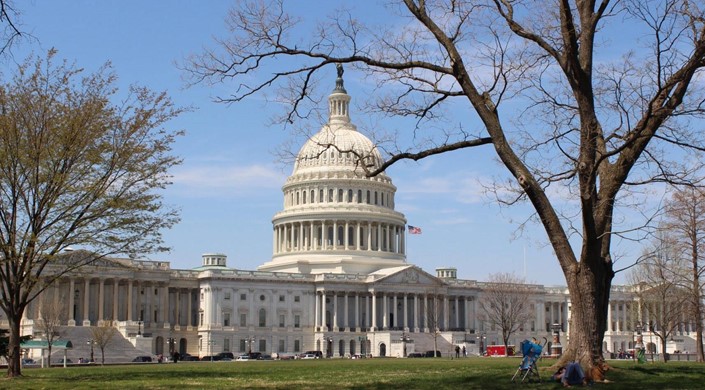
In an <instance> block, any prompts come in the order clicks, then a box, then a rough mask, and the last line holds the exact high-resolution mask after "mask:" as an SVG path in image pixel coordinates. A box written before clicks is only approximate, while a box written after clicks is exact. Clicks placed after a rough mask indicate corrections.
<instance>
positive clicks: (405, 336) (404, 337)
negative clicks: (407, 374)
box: [400, 332, 411, 357]
mask: <svg viewBox="0 0 705 390" xmlns="http://www.w3.org/2000/svg"><path fill="white" fill-rule="evenodd" d="M400 340H401V346H402V350H403V355H402V357H406V343H407V341H410V340H411V338H410V337H409V335H408V334H406V332H402V333H401V338H400Z"/></svg>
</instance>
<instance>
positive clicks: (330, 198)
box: [328, 188, 333, 202]
mask: <svg viewBox="0 0 705 390" xmlns="http://www.w3.org/2000/svg"><path fill="white" fill-rule="evenodd" d="M328 202H333V189H332V188H329V189H328Z"/></svg>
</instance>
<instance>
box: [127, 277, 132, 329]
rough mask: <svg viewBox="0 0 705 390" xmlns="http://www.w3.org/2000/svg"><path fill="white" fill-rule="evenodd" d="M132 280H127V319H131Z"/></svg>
mask: <svg viewBox="0 0 705 390" xmlns="http://www.w3.org/2000/svg"><path fill="white" fill-rule="evenodd" d="M132 303H133V302H132V280H128V281H127V302H126V304H127V321H132V307H133V306H132Z"/></svg>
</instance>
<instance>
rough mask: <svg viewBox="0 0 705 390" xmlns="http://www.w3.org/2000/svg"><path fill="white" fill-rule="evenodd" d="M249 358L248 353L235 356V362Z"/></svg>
mask: <svg viewBox="0 0 705 390" xmlns="http://www.w3.org/2000/svg"><path fill="white" fill-rule="evenodd" d="M249 360H250V355H240V356H238V357H236V358H235V361H236V362H246V361H249Z"/></svg>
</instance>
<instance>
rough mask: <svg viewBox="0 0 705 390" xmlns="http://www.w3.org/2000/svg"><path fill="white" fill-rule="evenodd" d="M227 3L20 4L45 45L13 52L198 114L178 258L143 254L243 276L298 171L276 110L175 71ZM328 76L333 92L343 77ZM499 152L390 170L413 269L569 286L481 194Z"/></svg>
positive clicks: (512, 212)
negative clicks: (222, 266)
mask: <svg viewBox="0 0 705 390" xmlns="http://www.w3.org/2000/svg"><path fill="white" fill-rule="evenodd" d="M311 3H314V2H310V3H309V2H304V4H305V5H309V4H311ZM231 5H232V2H231V1H195V0H194V1H184V0H177V1H126V0H123V1H80V0H74V1H49V0H34V1H28V2H18V4H17V7H18V8H19V10H20V11H21V12H22V15H21V22H22V25H23V26H22V27H23V30H24V31H28V32H30V33H31V34H32V35H33V36H34V37H35V38H36V40H37V41H34V42H29V43H23V44H22V46H20V47H17V48H15V50H14V53H15V56H16V59H17V60H18V61H21V60H22V59H23V58H24V56H25V55H26V54H27V53H28V52H30V51H34V52H35V53H37V54H41V53H43V52H45V51H46V50H48V49H49V48H51V47H54V48H56V49H58V50H59V56H60V57H63V58H66V59H69V60H72V61H75V62H76V64H77V65H78V66H80V67H85V68H86V69H87V70H89V71H90V70H95V69H97V68H98V67H99V66H100V65H101V64H103V63H104V62H106V61H111V62H112V64H113V68H114V71H115V72H116V74H117V75H118V77H119V78H120V82H119V85H120V86H121V87H122V88H124V87H126V86H127V85H130V84H140V85H145V86H147V87H150V88H152V89H154V90H166V91H168V92H169V94H170V95H171V96H172V98H173V99H174V101H175V102H176V103H177V104H178V105H181V106H193V107H194V110H193V111H192V112H188V113H185V114H183V115H182V116H181V117H179V118H178V119H176V120H174V121H173V122H171V123H170V127H173V128H178V129H184V130H185V131H186V136H184V137H182V138H181V139H179V140H178V142H177V144H176V147H175V153H176V154H178V155H180V156H181V157H183V159H184V163H183V165H182V166H180V167H178V168H177V169H175V170H174V171H173V172H172V173H173V174H174V182H175V184H174V185H173V186H172V187H171V188H169V189H168V190H167V191H166V192H165V201H166V203H168V204H171V205H174V206H176V207H178V208H179V209H180V210H181V217H182V221H181V223H179V224H178V225H177V226H175V227H174V228H173V229H171V230H169V231H166V232H164V237H165V240H166V244H167V245H169V246H170V247H172V251H171V253H162V254H152V255H147V256H145V257H147V258H150V259H155V260H157V259H158V260H166V261H170V262H171V264H172V267H174V268H193V267H197V266H199V265H200V256H201V254H203V253H206V252H220V253H225V254H226V255H228V262H229V265H230V266H231V267H236V268H241V269H255V268H256V267H257V266H258V265H260V264H263V263H264V262H266V261H268V260H269V259H270V257H271V252H272V237H271V218H272V216H273V215H274V214H275V213H276V212H277V211H279V210H280V209H281V207H282V194H281V190H280V188H281V186H282V184H283V183H284V180H285V179H286V176H287V175H288V174H290V173H291V166H284V165H283V164H282V163H281V162H280V161H278V160H277V157H276V151H277V148H278V147H279V146H280V145H281V144H283V143H286V142H287V141H289V140H291V139H292V136H291V134H290V133H289V132H288V131H287V130H286V129H283V128H282V127H280V126H272V125H271V124H270V120H271V116H272V115H273V113H275V112H276V109H277V107H272V105H271V104H266V103H265V102H264V101H263V100H262V99H251V100H249V101H247V102H245V103H242V104H233V105H225V104H218V103H214V102H212V99H211V98H212V96H215V95H223V94H227V88H228V86H227V85H217V86H214V87H209V86H206V85H199V86H195V87H191V88H186V87H185V83H184V81H183V73H182V71H180V70H179V69H178V68H177V66H176V63H177V62H180V61H182V60H183V59H184V58H185V57H186V56H188V55H189V54H194V53H198V52H200V51H201V49H202V48H203V47H205V46H211V45H212V41H213V37H225V36H227V31H226V28H225V23H224V17H225V15H226V13H227V11H228V9H229V8H230V6H231ZM304 7H305V6H304ZM318 12H324V11H321V10H318V7H310V9H306V10H305V13H308V14H310V15H311V17H315V16H316V15H317V13H318ZM329 72H330V78H329V80H330V82H329V85H330V89H331V90H332V88H333V86H334V77H335V76H334V75H335V69H333V68H332V69H330V70H329ZM345 77H346V78H345V83H346V84H345V85H346V88H347V89H348V92H349V93H350V94H351V95H352V98H353V105H354V102H355V99H360V98H361V96H356V95H355V92H356V91H359V90H360V88H359V86H360V85H359V80H357V79H356V78H355V73H354V72H346V74H345ZM353 110H354V108H353ZM357 115H358V114H357V113H355V112H354V111H353V112H352V119H353V122H356V123H357V122H358V121H359V117H358V116H357ZM379 125H380V126H390V127H394V126H397V125H396V124H394V123H390V124H386V123H380V124H379ZM314 130H316V129H314ZM300 144H301V142H299V145H300ZM491 155H492V150H491V149H490V148H489V147H486V148H484V149H482V150H472V151H459V152H454V153H450V154H446V155H442V156H437V157H434V158H429V159H427V160H423V161H421V162H418V163H414V162H407V163H402V164H398V165H395V166H393V167H392V168H391V169H389V170H388V172H387V173H388V174H389V175H390V176H391V177H392V179H393V181H394V184H395V185H396V186H397V187H398V190H397V195H396V205H397V209H398V210H399V211H401V212H402V213H404V214H405V215H406V217H407V219H408V223H409V224H411V225H415V226H419V227H421V228H422V229H423V234H421V235H413V236H409V237H408V240H407V242H408V261H409V262H410V263H413V264H416V265H418V266H420V267H422V268H423V269H425V270H426V271H428V272H431V273H434V269H435V268H436V267H441V266H453V267H456V268H457V269H458V276H459V277H460V278H465V279H477V280H486V279H487V276H488V275H489V274H491V273H496V272H516V273H517V274H519V275H525V276H526V278H527V280H528V281H531V282H536V283H543V284H549V285H555V284H561V285H562V284H564V281H563V276H562V273H561V271H560V268H559V266H558V263H557V262H556V260H555V257H554V255H553V253H552V250H551V249H550V248H549V247H548V246H547V245H546V243H545V242H546V239H545V234H544V233H543V231H542V229H541V228H540V227H539V226H536V225H532V226H531V228H532V229H531V230H529V231H527V232H525V235H524V236H522V237H521V238H518V239H514V238H513V237H514V232H515V230H516V229H517V226H518V225H517V222H523V220H524V219H525V218H526V217H527V216H528V215H529V212H530V210H529V209H528V208H526V207H524V208H521V207H519V208H511V209H506V208H504V209H502V208H500V207H499V206H498V205H496V204H495V203H493V202H492V200H490V199H488V198H486V197H485V196H484V195H483V194H482V189H481V186H480V181H481V180H483V179H488V178H489V177H490V175H495V176H499V177H505V178H506V177H507V174H506V173H505V172H504V171H503V170H501V169H500V168H499V167H498V165H497V163H496V162H494V161H493V160H492V159H491V158H490V156H491ZM618 280H619V279H618Z"/></svg>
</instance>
